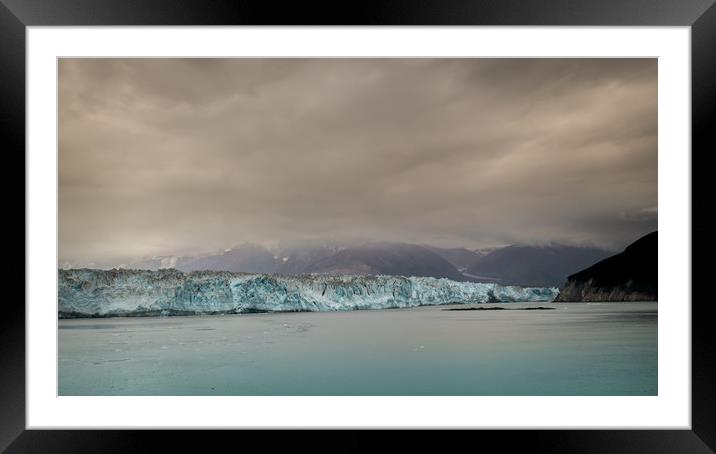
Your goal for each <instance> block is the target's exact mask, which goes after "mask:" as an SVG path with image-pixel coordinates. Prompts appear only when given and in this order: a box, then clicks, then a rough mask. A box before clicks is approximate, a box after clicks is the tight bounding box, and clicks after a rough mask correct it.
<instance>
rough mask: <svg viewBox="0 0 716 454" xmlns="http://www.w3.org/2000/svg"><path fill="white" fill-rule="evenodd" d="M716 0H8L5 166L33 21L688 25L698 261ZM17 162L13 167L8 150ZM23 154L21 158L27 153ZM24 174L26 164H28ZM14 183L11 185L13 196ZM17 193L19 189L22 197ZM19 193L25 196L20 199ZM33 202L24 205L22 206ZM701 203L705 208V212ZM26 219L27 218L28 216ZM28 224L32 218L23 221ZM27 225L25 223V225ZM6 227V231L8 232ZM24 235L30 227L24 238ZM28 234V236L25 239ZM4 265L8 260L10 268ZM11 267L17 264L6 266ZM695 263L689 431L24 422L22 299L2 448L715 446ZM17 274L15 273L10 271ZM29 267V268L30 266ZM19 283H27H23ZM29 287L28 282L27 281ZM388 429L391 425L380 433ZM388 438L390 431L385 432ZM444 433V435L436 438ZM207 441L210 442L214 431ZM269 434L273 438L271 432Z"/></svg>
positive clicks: (707, 333) (704, 306) (706, 249)
mask: <svg viewBox="0 0 716 454" xmlns="http://www.w3.org/2000/svg"><path fill="white" fill-rule="evenodd" d="M713 3H714V0H622V1H614V0H602V1H599V2H597V1H593V0H592V1H589V0H502V1H490V0H479V1H476V0H472V1H468V0H442V1H439V2H438V1H435V2H429V1H418V0H394V1H385V2H365V1H363V2H352V3H350V4H348V3H343V2H332V3H331V4H330V5H322V4H318V3H306V2H286V4H281V5H279V4H275V3H274V2H270V1H264V2H258V1H214V2H208V1H202V0H190V1H186V0H184V1H180V0H174V1H170V0H154V1H152V0H144V1H142V0H123V1H120V0H0V63H1V64H0V74H1V77H0V80H1V84H0V93H2V97H1V99H2V102H1V103H0V130H1V131H2V135H0V137H2V139H3V145H4V146H3V149H4V150H5V153H4V158H5V161H4V162H5V164H6V173H7V174H18V175H19V174H20V172H19V170H15V169H19V168H20V166H22V168H23V169H24V168H25V163H24V159H23V158H21V156H24V151H25V51H26V47H25V45H26V40H25V28H26V27H29V26H63V25H64V26H70V25H72V26H75V25H125V26H126V25H135V26H141V25H160V26H162V25H207V26H208V25H252V26H256V25H377V26H384V25H399V26H413V25H441V26H460V25H502V26H509V25H522V26H524V25H528V26H537V25H559V26H567V25H569V26H602V25H608V26H691V46H692V49H691V58H692V60H691V65H692V76H691V77H692V79H691V82H692V87H691V88H692V154H691V160H692V161H691V162H692V205H693V206H692V244H693V241H694V239H695V238H699V240H697V241H699V243H698V244H699V247H698V248H696V249H693V251H692V263H694V264H695V262H696V261H694V259H697V258H699V257H706V256H708V255H710V254H709V253H710V252H711V251H712V248H713V247H712V246H711V245H710V244H711V243H712V242H709V241H708V239H707V238H706V233H707V231H708V230H707V229H708V228H709V227H710V223H709V222H708V217H709V215H708V213H709V211H710V210H707V209H704V210H703V211H698V210H696V209H694V208H695V207H696V206H697V205H699V204H700V205H701V206H702V208H705V202H706V200H708V194H709V191H708V187H707V186H706V184H707V181H708V180H707V179H706V178H705V175H701V176H700V177H699V178H697V176H698V173H699V172H706V171H708V170H709V169H711V168H713V167H712V166H711V165H710V164H712V163H713V150H714V147H713V145H714V140H713V137H714V133H713V129H714V128H713V127H712V126H711V120H713V119H714V118H716V6H714V5H713ZM13 157H14V158H15V159H17V160H18V162H17V166H12V164H14V163H12V164H11V159H12V158H13ZM21 159H22V161H20V160H21ZM23 174H24V172H23ZM16 192H18V190H17V186H12V189H10V190H9V191H7V190H6V194H7V195H6V198H7V199H14V197H13V194H14V193H16ZM18 199H19V198H18ZM18 203H19V202H18ZM23 210H24V204H23ZM702 213H703V214H702ZM23 219H24V218H23ZM23 227H25V228H26V227H27V226H26V225H25V224H24V222H23ZM18 229H19V227H18ZM8 236H9V235H8ZM25 238H26V237H25ZM18 243H19V242H18ZM5 268H8V267H7V266H5ZM8 271H11V269H8ZM707 273H708V271H706V268H700V269H699V268H695V267H694V266H693V264H692V282H693V287H692V296H693V297H692V299H693V303H692V308H691V309H692V401H691V404H692V407H691V408H692V429H691V430H577V431H570V430H528V431H525V430H519V431H510V433H505V431H494V430H485V431H480V433H475V432H474V431H459V432H453V433H450V434H441V435H442V436H440V437H430V438H428V437H427V434H426V432H422V431H421V432H417V431H412V432H410V433H409V434H408V436H407V437H400V438H402V439H403V440H400V441H399V440H397V437H383V438H384V440H382V441H380V445H379V446H378V444H377V442H375V441H374V440H373V436H372V435H373V432H369V431H332V432H330V433H329V434H326V435H321V437H322V439H323V440H324V441H325V443H322V444H321V445H320V446H319V445H317V444H316V443H315V442H314V443H311V444H310V445H306V444H305V443H306V442H307V441H308V440H307V438H306V437H308V436H309V435H310V433H309V432H296V431H290V432H289V431H281V434H280V435H279V434H277V436H272V435H268V434H266V433H256V432H251V433H249V432H243V433H241V434H239V435H237V434H235V433H234V432H232V431H220V432H214V431H211V433H209V431H202V432H199V433H192V432H186V431H171V432H168V431H109V430H80V431H61V430H25V308H24V305H22V304H17V301H19V298H18V299H12V300H11V301H10V300H8V301H5V304H4V308H3V312H2V317H0V327H1V330H0V336H1V340H0V385H1V386H0V449H6V450H7V452H77V451H80V450H81V451H84V452H88V451H101V452H128V451H141V450H156V449H160V448H162V447H165V446H166V445H165V443H166V442H167V440H169V439H171V440H173V441H175V442H177V443H181V445H182V446H183V447H184V448H192V447H196V448H197V449H198V448H199V447H201V448H202V449H206V448H207V447H209V446H219V445H218V443H221V442H226V443H229V446H231V445H236V444H238V443H240V444H241V445H244V446H247V445H246V443H247V442H250V441H258V442H260V443H264V444H265V443H269V444H270V447H271V449H294V448H295V447H297V446H298V447H300V446H308V447H310V448H311V449H321V448H323V449H324V450H327V451H331V452H336V451H338V452H341V451H348V452H358V451H364V450H373V449H375V448H378V447H380V448H382V449H391V450H392V449H400V450H401V451H402V450H404V448H405V447H406V445H405V444H404V442H405V439H410V440H411V442H412V443H414V444H417V445H420V446H421V447H422V448H436V449H437V448H440V450H441V451H444V450H445V448H449V447H451V446H457V445H456V443H467V446H473V447H479V446H485V443H489V444H492V443H495V442H496V443H497V446H500V449H501V450H504V449H507V450H508V451H509V450H513V449H518V448H521V449H526V450H527V449H528V450H529V452H555V451H558V452H582V453H591V452H630V453H638V452H645V453H646V452H649V453H659V452H664V453H666V452H668V453H672V452H695V453H696V452H714V449H715V448H716V431H715V430H714V428H715V427H716V418H714V415H715V414H716V410H715V409H716V397H715V395H714V383H716V376H715V373H714V372H715V370H716V367H715V364H716V355H715V348H714V346H715V345H716V342H714V341H715V340H716V339H715V335H714V329H713V327H712V324H713V322H712V319H711V317H709V316H708V315H709V314H708V308H709V305H710V304H713V303H711V301H710V300H709V299H708V298H706V295H705V293H704V288H705V286H704V282H708V277H709V275H708V274H707ZM9 275H10V276H12V274H9ZM23 277H24V271H23ZM13 285H14V286H16V287H18V288H20V286H19V284H17V283H14V284H13ZM23 289H24V287H23ZM383 435H385V434H383ZM385 438H388V439H387V440H386V439H385ZM438 438H440V440H438ZM209 440H210V441H209ZM267 440H269V441H267Z"/></svg>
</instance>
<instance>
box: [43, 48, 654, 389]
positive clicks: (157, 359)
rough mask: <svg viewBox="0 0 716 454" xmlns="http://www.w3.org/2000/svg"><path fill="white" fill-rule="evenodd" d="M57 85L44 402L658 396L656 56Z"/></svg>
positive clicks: (104, 70)
mask: <svg viewBox="0 0 716 454" xmlns="http://www.w3.org/2000/svg"><path fill="white" fill-rule="evenodd" d="M58 77H59V79H58V84H59V93H58V100H59V101H58V102H59V110H58V116H59V125H58V127H59V137H58V143H59V150H58V163H59V164H58V166H59V168H58V182H59V183H58V222H59V227H58V228H59V246H58V249H59V250H58V263H57V268H58V270H57V272H58V300H57V309H56V310H57V315H58V358H57V361H58V390H57V392H58V394H59V395H60V396H106V395H120V396H152V395H154V396H212V395H217V396H249V395H258V396H294V395H295V396H321V395H322V396H361V395H363V396H365V395H373V396H449V395H453V396H655V395H658V391H659V390H658V374H657V365H658V362H657V358H658V351H657V320H658V310H657V307H658V304H657V300H658V291H657V269H658V257H657V219H658V206H657V200H658V198H657V161H658V160H657V157H658V152H657V113H658V112H657V100H658V97H657V80H658V73H657V59H655V58H557V59H554V58H182V59H179V58H60V59H58ZM48 310H52V309H50V308H48Z"/></svg>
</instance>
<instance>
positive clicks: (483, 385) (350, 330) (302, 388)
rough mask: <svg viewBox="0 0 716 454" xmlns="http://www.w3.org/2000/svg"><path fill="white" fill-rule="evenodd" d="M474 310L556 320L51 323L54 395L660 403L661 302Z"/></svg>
mask: <svg viewBox="0 0 716 454" xmlns="http://www.w3.org/2000/svg"><path fill="white" fill-rule="evenodd" d="M479 306H480V307H490V306H499V307H505V308H510V309H516V308H523V307H536V306H549V307H554V308H556V310H528V311H524V310H497V311H446V310H445V309H447V308H448V307H458V306H429V307H426V306H423V307H417V308H413V309H394V310H366V311H352V312H312V313H306V312H304V313H274V314H241V315H225V316H190V317H148V318H111V319H76V320H59V377H58V380H59V394H60V395H656V394H657V391H658V388H657V383H658V382H657V304H656V303H509V304H481V305H479ZM459 307H465V305H460V306H459Z"/></svg>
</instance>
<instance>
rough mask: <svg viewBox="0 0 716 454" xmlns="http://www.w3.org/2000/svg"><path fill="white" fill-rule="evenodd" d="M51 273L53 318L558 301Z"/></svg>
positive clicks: (286, 280)
mask: <svg viewBox="0 0 716 454" xmlns="http://www.w3.org/2000/svg"><path fill="white" fill-rule="evenodd" d="M58 273H59V276H58V303H59V305H58V313H59V317H60V318H73V317H107V316H152V315H192V314H224V313H247V312H249V313H250V312H306V311H309V312H317V311H350V310H361V309H390V308H406V307H415V306H424V305H440V304H469V303H488V302H522V301H535V302H550V301H553V300H554V298H555V297H556V296H557V295H558V293H559V290H558V289H557V288H547V287H516V286H502V285H498V284H491V283H474V282H457V281H452V280H449V279H444V278H440V279H439V278H431V277H403V276H383V275H377V276H363V275H345V276H341V275H324V274H310V275H295V276H293V275H292V276H288V275H269V274H248V273H233V272H222V271H193V272H189V273H184V272H182V271H179V270H176V269H160V270H156V271H149V270H132V269H112V270H95V269H60V270H58Z"/></svg>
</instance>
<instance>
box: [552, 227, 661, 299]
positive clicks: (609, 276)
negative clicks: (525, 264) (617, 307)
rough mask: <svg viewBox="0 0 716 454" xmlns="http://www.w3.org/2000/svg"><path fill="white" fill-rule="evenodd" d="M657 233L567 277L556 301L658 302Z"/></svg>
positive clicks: (640, 239) (642, 238)
mask: <svg viewBox="0 0 716 454" xmlns="http://www.w3.org/2000/svg"><path fill="white" fill-rule="evenodd" d="M657 280H658V241H657V232H652V233H649V234H648V235H645V236H643V237H641V238H639V239H638V240H636V241H635V242H634V243H632V244H631V245H629V246H627V248H626V249H624V252H621V253H619V254H617V255H614V256H612V257H609V258H606V259H604V260H602V261H601V262H598V263H596V264H594V265H592V266H590V267H589V268H586V269H584V270H582V271H580V272H578V273H575V274H573V275H571V276H569V277H568V278H567V283H566V284H565V285H564V288H563V289H562V290H561V291H560V293H559V295H558V296H557V298H556V299H555V302H573V301H657V296H658V292H657Z"/></svg>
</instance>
